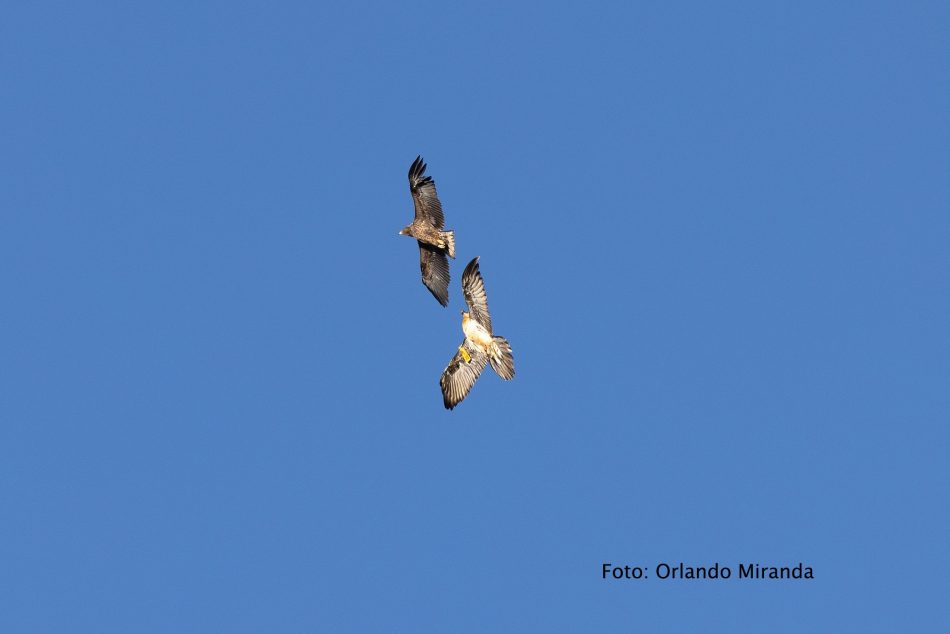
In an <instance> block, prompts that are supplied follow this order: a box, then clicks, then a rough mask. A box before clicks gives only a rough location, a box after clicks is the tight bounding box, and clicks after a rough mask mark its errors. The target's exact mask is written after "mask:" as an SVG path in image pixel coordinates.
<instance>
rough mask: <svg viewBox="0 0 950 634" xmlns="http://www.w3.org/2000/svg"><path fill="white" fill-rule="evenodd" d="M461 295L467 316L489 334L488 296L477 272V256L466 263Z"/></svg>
mask: <svg viewBox="0 0 950 634" xmlns="http://www.w3.org/2000/svg"><path fill="white" fill-rule="evenodd" d="M462 294H464V295H465V303H466V304H468V314H469V316H470V317H471V318H472V319H474V320H475V321H477V322H478V323H480V324H481V325H482V326H484V327H485V330H487V331H488V333H489V334H491V331H492V329H491V315H489V314H488V295H486V294H485V281H484V280H483V279H482V274H481V271H479V270H478V256H476V257H475V259H474V260H472V261H471V262H469V263H468V266H466V267H465V271H464V272H463V273H462Z"/></svg>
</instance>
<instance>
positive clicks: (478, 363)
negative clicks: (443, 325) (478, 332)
mask: <svg viewBox="0 0 950 634" xmlns="http://www.w3.org/2000/svg"><path fill="white" fill-rule="evenodd" d="M463 351H464V352H463ZM487 364H488V355H487V354H486V353H485V351H484V350H482V349H481V348H479V347H478V346H475V345H473V344H472V343H471V342H470V341H469V340H468V339H466V340H465V341H463V342H462V345H461V346H459V349H458V350H457V351H456V353H455V356H454V357H452V360H451V361H449V365H448V366H446V368H445V371H444V372H443V373H442V378H441V379H439V385H440V386H441V387H442V402H443V404H444V405H445V409H452V408H454V407H455V406H456V405H458V404H459V403H461V402H462V399H464V398H465V397H466V396H468V393H469V392H470V391H471V389H472V386H473V385H475V381H477V380H478V376H479V375H480V374H481V373H482V370H484V369H485V366H486V365H487Z"/></svg>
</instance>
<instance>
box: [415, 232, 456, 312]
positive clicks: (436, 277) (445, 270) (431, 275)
mask: <svg viewBox="0 0 950 634" xmlns="http://www.w3.org/2000/svg"><path fill="white" fill-rule="evenodd" d="M417 242H418V241H417ZM419 267H420V268H421V269H422V283H423V284H425V285H426V288H428V289H429V291H430V292H431V293H432V294H433V295H434V296H435V298H436V299H437V300H438V301H439V303H440V304H442V305H443V306H448V305H449V260H448V258H446V257H445V253H443V252H442V251H439V250H438V249H436V248H435V247H432V246H429V245H428V244H425V243H423V242H419Z"/></svg>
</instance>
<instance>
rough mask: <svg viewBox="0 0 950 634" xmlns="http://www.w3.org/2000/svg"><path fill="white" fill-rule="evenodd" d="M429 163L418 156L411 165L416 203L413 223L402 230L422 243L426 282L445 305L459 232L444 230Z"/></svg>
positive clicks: (421, 254) (411, 187) (413, 193)
mask: <svg viewBox="0 0 950 634" xmlns="http://www.w3.org/2000/svg"><path fill="white" fill-rule="evenodd" d="M425 171H426V164H425V162H423V160H422V157H421V156H417V157H416V160H415V161H413V162H412V165H411V166H410V167H409V191H410V192H411V193H412V202H413V204H414V205H415V207H416V216H415V218H414V219H413V221H412V224H409V225H406V226H405V227H403V228H402V229H401V230H400V231H399V235H401V236H412V237H413V238H415V239H416V241H417V242H418V243H419V266H420V268H422V283H423V284H425V285H426V288H428V289H429V291H430V292H431V293H432V295H433V296H435V298H436V299H437V300H439V303H440V304H442V305H443V306H447V305H448V303H449V261H448V259H446V257H445V256H446V254H448V256H449V257H450V258H455V232H454V231H443V227H445V217H444V216H443V215H442V203H440V202H439V196H438V195H437V194H436V192H435V181H433V180H432V177H431V176H426V175H425Z"/></svg>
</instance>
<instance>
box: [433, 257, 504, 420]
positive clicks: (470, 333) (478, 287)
mask: <svg viewBox="0 0 950 634" xmlns="http://www.w3.org/2000/svg"><path fill="white" fill-rule="evenodd" d="M462 293H463V295H464V296H465V303H466V304H467V305H468V312H467V313H466V312H465V311H462V332H463V333H464V334H465V339H464V340H463V341H462V344H461V345H460V346H459V348H458V352H456V353H455V356H454V357H453V358H452V360H451V361H450V362H449V365H448V366H446V368H445V371H444V372H442V378H441V379H440V380H439V385H440V386H441V387H442V400H443V403H444V404H445V408H446V409H452V408H454V407H455V406H456V405H458V404H459V403H461V402H462V400H463V399H464V398H465V397H466V396H467V395H468V393H469V392H470V391H471V389H472V386H474V385H475V381H477V380H478V377H479V375H481V373H482V370H484V369H485V366H486V365H488V364H489V363H490V364H491V367H492V369H493V370H495V372H496V373H497V374H498V376H500V377H501V378H503V379H504V380H506V381H510V380H511V379H513V378H514V376H515V360H514V356H513V355H512V353H511V344H509V343H508V340H507V339H505V338H504V337H500V336H498V335H496V334H494V333H493V332H492V325H491V315H490V314H489V313H488V296H487V295H486V294H485V282H484V280H483V279H482V274H481V272H480V271H479V270H478V258H477V257H476V258H475V259H474V260H472V261H471V262H469V263H468V266H466V267H465V271H464V272H463V273H462Z"/></svg>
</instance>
